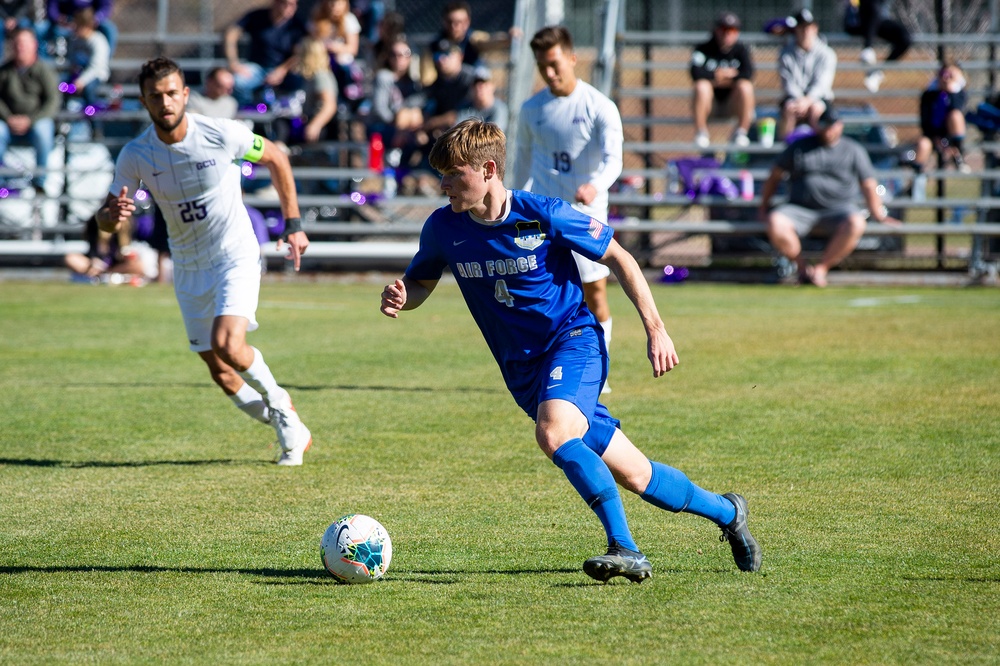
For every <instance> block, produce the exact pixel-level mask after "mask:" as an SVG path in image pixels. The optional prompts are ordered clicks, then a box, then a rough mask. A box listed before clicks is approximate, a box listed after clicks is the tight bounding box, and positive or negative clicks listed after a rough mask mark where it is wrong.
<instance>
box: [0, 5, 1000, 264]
mask: <svg viewBox="0 0 1000 666" xmlns="http://www.w3.org/2000/svg"><path fill="white" fill-rule="evenodd" d="M622 10H623V6H622V4H621V3H620V2H619V0H607V3H606V7H605V18H606V19H607V22H606V24H605V26H604V30H603V35H604V42H602V43H601V44H600V45H599V46H598V49H597V50H596V56H595V57H592V58H591V59H592V60H594V61H596V65H597V69H596V75H595V77H594V80H595V81H598V80H601V81H604V82H605V85H609V86H612V88H611V90H610V94H611V96H612V97H613V98H614V99H615V100H616V101H617V102H618V103H619V106H620V107H621V108H622V115H623V121H624V123H625V126H626V143H625V145H624V149H625V153H626V168H625V171H624V172H623V179H624V178H634V177H639V178H641V179H643V180H644V182H645V191H636V190H632V191H618V192H613V193H612V194H611V196H610V203H611V205H612V206H613V207H616V208H617V209H618V210H628V211H632V212H638V214H630V215H626V216H623V217H622V219H621V221H619V222H617V224H619V225H620V229H621V231H622V232H627V233H628V234H638V235H640V236H642V237H644V241H643V242H644V243H648V242H649V239H650V238H652V237H653V236H654V235H656V234H663V233H668V234H672V235H681V236H687V237H692V238H693V237H704V236H707V237H711V238H715V237H730V236H731V237H740V236H759V235H761V234H763V233H764V227H763V225H762V223H761V222H759V221H757V220H755V219H745V218H741V219H743V220H744V221H733V220H727V219H713V217H712V215H711V212H712V211H715V210H719V209H720V208H725V209H728V210H742V211H752V210H753V209H754V208H756V207H758V206H759V199H758V198H749V199H746V200H744V199H736V200H726V199H721V198H717V197H716V198H710V197H700V198H696V199H691V198H689V197H686V196H684V195H683V194H673V193H670V192H668V183H667V182H666V172H665V162H666V160H667V159H669V158H671V157H674V156H681V155H685V154H692V153H702V152H707V153H710V154H713V155H719V156H720V157H723V158H724V157H725V156H726V155H729V154H731V153H732V152H734V150H735V149H734V147H733V146H732V145H730V144H728V143H725V142H717V143H713V144H712V145H711V146H710V147H709V148H708V150H707V151H702V150H701V149H698V148H696V147H695V146H694V144H693V142H692V141H690V140H689V137H690V136H691V131H690V127H689V125H690V120H689V116H688V115H687V111H686V108H687V99H688V96H689V94H690V90H689V85H688V83H687V80H686V76H687V56H688V54H689V51H690V48H691V46H692V45H693V44H695V43H697V42H700V41H702V40H704V38H705V34H704V33H700V32H698V33H694V32H691V33H686V32H685V33H674V32H667V33H647V32H623V31H620V30H618V29H617V26H618V25H619V24H618V23H617V21H618V19H619V17H620V16H621V12H622ZM527 21H528V22H530V21H536V22H537V19H535V18H534V17H529V19H527ZM528 22H526V23H525V25H524V26H523V27H524V28H529V29H530V28H531V26H532V25H534V23H532V24H531V25H529V23H528ZM746 38H747V40H748V41H750V42H752V43H755V44H761V45H765V44H766V45H770V46H771V47H774V45H775V43H776V41H775V38H773V37H769V36H764V35H752V34H747V35H746ZM827 38H828V41H829V42H830V43H831V44H832V45H834V46H835V47H837V48H839V49H847V50H849V49H851V48H855V49H856V47H857V42H856V40H855V39H854V38H850V37H847V36H846V35H836V34H835V35H827ZM218 39H219V37H218V35H215V34H201V35H166V36H164V35H156V36H155V38H154V36H153V35H142V34H131V35H129V34H123V35H122V36H121V41H122V42H124V43H127V42H129V41H135V42H136V43H150V44H154V45H156V46H157V48H159V46H161V45H167V44H170V45H175V44H195V45H205V44H212V45H214V44H217V43H218ZM607 40H611V43H610V44H609V43H608V41H607ZM915 41H916V43H917V44H920V45H925V46H938V45H950V44H963V45H966V44H969V43H974V44H978V45H981V46H983V47H984V49H985V48H986V47H992V46H997V45H1000V36H994V35H987V36H983V35H978V36H976V35H973V36H968V35H963V36H958V35H940V36H936V35H918V36H916V40H915ZM518 47H519V48H521V50H522V51H523V47H524V45H523V44H518ZM671 50H672V53H671V54H670V55H669V56H667V57H660V56H661V55H662V54H663V53H666V52H667V51H671ZM847 52H849V51H847ZM989 53H990V55H989V56H988V57H983V58H981V59H976V60H966V61H964V62H963V67H964V68H965V69H966V71H967V72H975V73H978V74H979V75H981V76H979V79H983V77H986V76H992V72H993V71H994V70H995V68H996V67H997V65H998V63H996V62H995V59H994V58H993V56H992V53H993V50H992V49H989ZM637 54H638V55H639V57H637ZM678 54H679V55H678ZM178 60H179V62H180V63H181V65H182V66H183V67H184V68H185V69H189V70H197V71H203V72H204V71H207V70H208V69H210V68H211V67H213V66H215V65H218V64H224V62H223V61H222V60H221V59H219V58H216V57H213V56H212V55H210V54H209V55H204V56H202V57H194V58H179V59H178ZM512 60H513V61H514V62H513V64H511V65H510V66H509V69H508V72H507V75H508V76H507V78H508V81H511V82H512V81H515V80H519V81H521V82H524V81H532V80H533V77H534V62H533V60H532V59H531V58H530V57H525V56H524V53H523V52H522V53H520V54H519V57H517V58H512ZM140 64H141V62H139V61H138V60H136V59H116V60H115V61H114V62H113V66H114V68H115V69H119V70H128V71H135V70H136V69H138V67H139V65H140ZM756 65H757V68H758V69H759V71H761V72H763V73H766V74H770V75H772V76H773V74H774V64H773V62H768V61H767V60H761V61H759V62H758V63H756ZM936 65H937V61H936V60H934V59H933V58H928V57H924V58H914V59H912V60H904V61H902V62H900V63H894V64H890V65H887V66H885V67H884V69H885V70H886V72H887V73H889V74H892V73H895V72H901V73H902V72H916V73H927V74H930V73H931V72H933V70H934V68H935V67H936ZM840 68H841V71H843V72H844V73H845V74H847V75H849V76H854V77H855V78H856V79H858V80H860V76H861V75H862V74H863V68H862V66H861V65H860V64H859V63H857V62H856V58H851V57H842V58H841V65H840ZM581 74H584V72H581ZM674 75H675V76H676V77H677V79H678V81H677V82H675V83H673V84H671V85H662V81H661V80H660V79H658V78H657V77H663V76H674ZM637 78H638V79H641V80H642V81H644V83H640V84H636V83H635V81H636V79H637ZM615 79H617V81H618V84H617V87H614V84H613V81H615ZM510 85H511V86H513V85H514V84H513V83H511V84H510ZM522 87H523V83H522ZM133 88H134V86H129V85H128V84H126V85H124V86H123V87H122V88H121V92H122V93H123V94H124V95H125V96H126V98H134V97H136V96H137V94H138V91H137V89H133ZM758 91H759V92H758V98H759V100H760V101H761V102H762V103H763V104H768V103H773V102H775V101H777V97H778V91H777V89H776V88H774V87H771V88H768V87H766V86H762V87H760V88H759V89H758ZM920 91H921V89H919V88H917V87H913V86H904V87H895V88H887V89H885V90H883V91H881V92H879V93H878V94H877V95H874V96H873V95H871V94H870V93H868V92H867V91H865V90H863V89H861V88H860V87H857V88H854V87H850V86H849V85H845V86H844V87H840V88H838V89H837V95H838V98H840V99H855V100H866V101H874V100H891V99H894V98H897V99H907V98H912V99H914V100H915V99H916V98H917V97H918V96H919V93H920ZM989 91H990V89H989V88H988V87H987V86H986V84H985V83H982V81H980V82H979V84H978V86H977V87H976V88H975V89H973V90H972V91H970V98H972V99H976V98H977V96H985V95H986V94H988V92H989ZM511 95H512V97H514V96H515V95H514V94H513V91H511ZM522 96H523V93H522ZM664 103H666V104H667V105H668V106H666V107H665V106H663V104H664ZM914 106H915V104H914ZM664 108H666V109H667V110H666V111H664V110H663V109H664ZM678 109H679V110H678ZM512 112H513V113H514V114H516V108H515V107H512ZM249 117H250V118H251V119H252V120H255V121H257V122H266V121H267V119H268V117H267V116H266V114H261V115H257V114H251V115H250V116H249ZM82 119H83V118H82V117H81V116H80V114H70V113H64V114H63V116H62V117H61V120H62V121H63V124H64V125H67V124H70V123H72V122H75V121H80V120H82ZM89 120H90V121H92V122H93V123H94V124H95V128H97V129H95V133H98V136H99V140H100V141H101V142H102V143H104V144H105V145H107V146H109V147H111V148H114V147H115V146H116V145H121V143H123V142H124V141H125V140H127V139H128V138H129V137H128V136H112V137H107V136H100V135H99V127H100V124H101V123H110V122H129V123H134V124H135V125H136V127H139V126H141V125H144V124H145V123H146V122H147V118H146V116H145V112H144V111H141V110H139V111H134V110H133V111H108V112H105V113H103V114H99V115H97V116H94V117H92V118H90V119H89ZM846 120H847V122H849V123H863V122H871V121H872V120H877V122H879V123H882V124H886V125H893V126H897V127H899V128H902V129H905V128H911V129H912V128H913V127H915V126H916V124H917V116H916V114H915V113H914V112H907V111H902V110H900V111H895V112H892V111H890V112H885V113H882V112H880V113H879V114H878V116H877V117H875V118H867V117H864V116H860V117H859V116H853V117H848V118H847V119H846ZM514 122H515V120H514V119H512V126H513V123H514ZM682 137H683V138H682ZM63 140H64V141H68V140H69V138H68V137H66V136H64V137H63ZM322 148H323V147H321V149H322ZM326 148H329V149H330V150H331V151H341V152H342V153H350V154H352V155H353V156H354V159H353V160H344V162H345V163H343V164H336V165H331V166H327V165H321V164H316V165H313V166H304V165H296V166H295V168H294V169H295V176H296V179H297V181H298V182H299V183H300V185H302V186H303V187H302V192H303V193H302V194H300V197H299V199H300V205H301V207H302V209H303V212H304V215H303V219H304V228H305V229H306V230H307V232H308V233H309V234H310V235H311V236H312V238H313V239H314V242H313V244H312V245H311V247H310V251H309V261H312V262H319V263H321V264H327V265H331V266H341V265H342V266H356V265H364V266H380V265H386V264H393V265H395V264H398V263H400V262H405V261H406V260H408V259H409V257H411V256H412V254H413V251H414V249H415V247H416V246H415V239H416V237H417V235H418V234H419V230H420V226H421V224H422V222H423V220H424V219H425V218H426V215H427V214H428V213H429V212H430V211H431V210H433V209H434V208H436V207H438V206H441V205H443V204H444V203H445V201H444V199H443V198H441V197H425V196H396V197H391V198H389V197H384V196H381V178H382V174H380V173H377V172H374V171H372V170H370V169H369V168H368V167H367V164H368V160H367V152H366V151H367V145H366V144H364V143H360V142H349V141H348V142H333V143H331V144H330V145H328V146H326ZM869 149H870V150H871V151H872V152H873V154H877V153H879V152H889V151H894V150H898V148H896V147H894V146H874V145H872V146H869ZM975 149H976V150H979V151H981V152H982V153H983V154H987V153H993V152H995V151H997V150H998V149H1000V146H995V145H993V144H989V143H982V144H981V145H979V146H976V147H975ZM779 150H780V148H779V147H777V146H775V147H770V148H764V147H762V146H759V145H752V146H750V147H744V148H740V149H739V151H740V152H742V153H745V154H751V155H764V156H767V155H771V154H777V152H778V151H779ZM744 170H745V169H720V170H718V172H717V173H718V174H719V175H723V176H728V177H731V178H734V179H735V178H736V177H738V175H739V174H740V172H742V171H744ZM52 171H53V172H62V173H63V174H64V175H68V174H70V173H72V170H71V169H70V168H68V167H65V168H61V169H60V168H54V169H52ZM750 172H751V175H752V176H753V178H754V179H755V180H762V179H763V178H765V177H766V174H767V171H766V169H760V168H754V169H750ZM910 174H911V172H910V171H909V170H908V169H903V168H893V169H883V170H881V171H880V178H886V179H895V180H900V179H905V178H908V177H909V176H910ZM14 175H17V174H16V173H15V172H14V171H11V170H9V169H8V170H0V177H5V176H14ZM929 175H930V177H931V179H932V182H934V181H935V179H942V182H943V179H945V178H947V181H948V182H949V183H952V184H954V183H965V184H966V185H967V187H965V188H964V189H962V188H959V189H961V191H963V192H964V194H963V195H962V196H928V199H927V200H925V201H915V200H913V199H911V198H909V197H908V196H905V195H900V194H898V193H897V194H896V196H894V197H893V199H892V201H891V202H889V205H890V206H891V207H892V208H893V209H895V210H901V211H904V212H905V213H907V216H908V217H909V216H910V214H911V213H912V214H913V219H912V220H910V219H907V220H906V221H905V222H906V223H905V224H904V225H903V226H901V227H895V226H888V225H875V224H872V225H869V228H868V230H867V235H869V236H874V237H890V236H900V237H917V236H933V237H937V238H938V239H942V238H944V237H946V236H947V237H955V238H959V239H963V240H964V239H968V241H967V242H968V244H969V252H968V253H967V254H966V255H965V256H967V267H968V270H969V272H970V273H972V274H974V275H982V274H984V273H992V274H995V273H996V257H995V256H993V255H991V254H990V251H989V249H988V247H989V244H988V242H987V239H989V238H993V237H1000V223H995V222H992V221H991V220H993V219H994V217H993V215H994V211H998V210H1000V197H997V196H993V193H994V190H995V186H996V184H1000V169H990V168H978V169H976V170H974V171H973V172H972V173H969V174H964V173H957V172H948V173H943V172H938V171H931V172H930V174H929ZM328 181H340V182H342V183H344V184H345V187H344V188H343V191H342V192H341V193H338V194H330V193H311V192H314V191H315V190H316V189H317V188H315V187H312V186H311V185H315V184H316V183H322V182H328ZM977 183H978V184H980V187H979V190H980V192H981V193H982V194H983V196H968V192H969V188H974V187H975V184H977ZM623 189H624V188H623ZM929 194H930V193H929ZM942 194H943V192H942ZM103 198H104V193H103V192H95V193H94V207H95V209H96V206H97V205H98V204H99V202H100V201H101V200H103ZM80 199H81V197H80V196H76V197H73V200H75V201H79V200H80ZM49 200H50V201H53V202H54V203H58V204H59V205H62V206H65V205H67V204H69V203H71V197H69V195H67V194H62V195H59V196H55V197H50V198H49ZM245 201H246V203H247V204H248V205H254V206H257V207H260V208H275V207H277V201H276V199H274V198H273V197H269V196H267V195H258V194H248V195H247V197H246V198H245ZM695 209H700V210H699V211H695ZM963 210H964V211H972V214H971V215H966V219H968V218H970V217H972V218H974V221H972V222H966V223H963V224H943V222H944V221H945V220H946V219H947V218H948V216H949V214H950V212H951V211H963ZM935 215H936V217H937V219H938V221H939V222H933V221H931V220H932V219H933V218H934V216H935ZM751 217H752V216H751ZM81 228H82V222H81V221H80V220H76V221H72V222H70V223H67V221H66V220H65V219H59V220H57V222H56V223H54V224H47V225H41V224H39V225H35V226H32V225H28V226H27V227H22V228H21V229H19V230H16V232H15V230H13V229H7V228H5V227H2V226H0V233H2V234H4V236H5V237H7V238H11V237H16V240H3V241H0V258H3V257H39V256H50V257H51V256H55V255H61V254H63V253H65V252H66V251H69V250H70V249H76V247H77V246H76V245H71V244H73V243H81V242H82V241H75V240H74V238H78V237H79V234H80V231H81ZM939 243H940V241H939ZM266 252H267V254H268V255H269V256H272V257H277V256H279V255H278V254H277V253H276V252H275V251H274V250H273V249H267V250H266ZM647 260H648V258H647Z"/></svg>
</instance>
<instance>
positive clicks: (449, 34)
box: [420, 0, 510, 87]
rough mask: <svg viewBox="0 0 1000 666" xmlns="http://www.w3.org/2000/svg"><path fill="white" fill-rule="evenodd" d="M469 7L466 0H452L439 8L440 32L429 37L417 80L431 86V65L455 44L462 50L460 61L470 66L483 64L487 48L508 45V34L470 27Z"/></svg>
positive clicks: (434, 74)
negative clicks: (492, 32) (483, 56)
mask: <svg viewBox="0 0 1000 666" xmlns="http://www.w3.org/2000/svg"><path fill="white" fill-rule="evenodd" d="M471 26H472V8H471V7H470V6H469V3H468V2H466V0H452V1H450V2H448V3H446V4H445V6H444V8H443V9H442V10H441V31H440V32H439V33H438V34H437V36H436V37H434V39H433V40H431V43H430V47H429V48H428V50H427V52H426V53H424V55H423V57H422V58H421V59H420V82H421V83H422V84H423V85H424V86H425V87H427V86H430V85H431V84H432V83H433V82H434V79H435V78H436V77H437V74H438V72H437V68H436V67H435V66H434V63H435V60H436V58H437V56H438V54H441V53H445V52H446V51H450V50H452V49H453V48H454V47H455V46H458V48H459V50H460V51H461V52H462V63H463V64H465V65H468V66H469V67H476V66H477V65H481V64H482V53H483V51H486V50H491V49H498V48H506V47H508V46H510V35H508V34H507V33H501V34H497V35H490V34H489V33H488V32H484V31H482V30H471V29H470V28H471Z"/></svg>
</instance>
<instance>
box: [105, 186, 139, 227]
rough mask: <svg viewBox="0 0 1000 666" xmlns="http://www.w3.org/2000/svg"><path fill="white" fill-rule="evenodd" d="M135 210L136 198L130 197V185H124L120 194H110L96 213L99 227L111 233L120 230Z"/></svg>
mask: <svg viewBox="0 0 1000 666" xmlns="http://www.w3.org/2000/svg"><path fill="white" fill-rule="evenodd" d="M134 210H135V200H134V199H131V198H130V197H129V195H128V187H122V190H121V192H119V193H118V196H115V195H113V194H109V195H108V198H107V199H105V200H104V205H103V206H101V207H100V209H98V211H97V213H96V215H95V217H97V227H98V228H99V229H100V230H101V231H104V232H107V233H109V234H110V233H114V232H116V231H118V227H119V226H120V225H121V223H122V222H125V221H126V220H128V219H129V218H130V217H132V211H134Z"/></svg>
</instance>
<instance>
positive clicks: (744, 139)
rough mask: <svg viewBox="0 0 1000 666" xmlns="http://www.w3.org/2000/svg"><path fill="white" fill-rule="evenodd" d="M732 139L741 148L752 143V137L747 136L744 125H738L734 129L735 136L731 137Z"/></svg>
mask: <svg viewBox="0 0 1000 666" xmlns="http://www.w3.org/2000/svg"><path fill="white" fill-rule="evenodd" d="M730 141H732V142H733V143H734V144H736V145H737V146H739V147H740V148H746V147H747V146H749V145H750V137H748V136H747V131H746V130H745V129H743V128H742V127H737V128H736V129H735V130H733V136H732V137H731V138H730Z"/></svg>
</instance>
